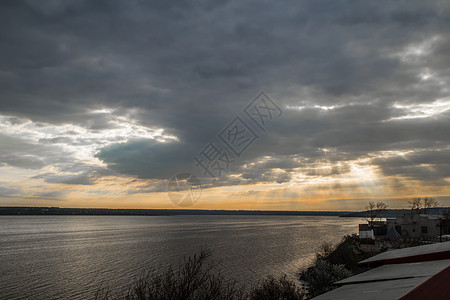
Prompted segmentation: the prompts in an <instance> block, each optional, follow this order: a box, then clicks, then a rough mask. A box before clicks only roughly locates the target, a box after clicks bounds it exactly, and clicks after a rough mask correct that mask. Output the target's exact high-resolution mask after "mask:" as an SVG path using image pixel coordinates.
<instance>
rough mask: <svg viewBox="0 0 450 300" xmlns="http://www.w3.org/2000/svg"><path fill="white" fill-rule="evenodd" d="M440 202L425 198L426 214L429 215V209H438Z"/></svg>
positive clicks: (424, 207)
mask: <svg viewBox="0 0 450 300" xmlns="http://www.w3.org/2000/svg"><path fill="white" fill-rule="evenodd" d="M438 205H439V202H438V201H437V200H436V199H434V198H431V197H425V198H423V209H424V213H425V214H426V213H427V210H428V209H429V208H434V207H438Z"/></svg>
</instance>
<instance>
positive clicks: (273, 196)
mask: <svg viewBox="0 0 450 300" xmlns="http://www.w3.org/2000/svg"><path fill="white" fill-rule="evenodd" d="M449 28H450V2H448V1H415V0H408V1H395V2H394V1H385V0H381V1H356V0H354V1H351V0H347V1H341V0H329V1H316V0H310V1H263V0H260V1H248V0H230V1H224V0H222V1H203V0H193V1H162V0H160V1H137V0H128V1H115V0H111V1H106V0H104V1H102V0H98V1H85V0H67V1H57V0H41V1H31V0H30V1H20V0H19V1H15V0H14V1H12V0H11V1H9V0H5V1H1V3H0V206H59V207H97V208H98V207H104V208H169V209H171V208H173V209H176V208H181V207H183V208H184V207H187V208H194V209H252V210H259V209H261V210H362V209H364V208H365V207H366V206H367V203H368V202H369V201H384V202H385V203H387V204H388V206H389V207H391V208H404V207H407V206H408V204H407V202H408V200H409V199H411V198H412V197H417V196H431V197H435V198H436V199H437V200H438V201H439V203H440V204H441V205H442V206H450V186H449V185H450V168H449V162H450V141H449V136H450V122H449V117H450V89H449V83H450V39H449V38H450V30H449ZM186 174H187V175H186ZM193 182H195V184H194V185H193ZM174 183H175V185H174ZM194 193H195V194H194ZM180 195H181V196H180ZM180 197H181V198H180ZM180 199H183V201H182V202H180V201H179V200H180ZM186 199H187V200H188V201H187V202H185V200H186Z"/></svg>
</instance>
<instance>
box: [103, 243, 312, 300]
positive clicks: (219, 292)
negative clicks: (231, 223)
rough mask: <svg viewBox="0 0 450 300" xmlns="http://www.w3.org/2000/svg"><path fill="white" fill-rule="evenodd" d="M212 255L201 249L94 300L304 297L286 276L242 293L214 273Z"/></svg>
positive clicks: (288, 299) (290, 299) (298, 299)
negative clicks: (117, 290)
mask: <svg viewBox="0 0 450 300" xmlns="http://www.w3.org/2000/svg"><path fill="white" fill-rule="evenodd" d="M211 255H212V252H211V251H210V250H206V249H202V250H200V252H199V253H198V254H194V255H192V256H190V257H187V258H184V260H183V261H182V262H181V263H180V264H179V265H178V267H176V268H174V267H173V266H169V267H168V268H166V269H165V270H159V271H156V270H153V271H151V272H148V273H147V274H146V275H144V276H141V277H140V278H137V279H135V280H134V282H133V283H132V284H131V285H130V287H129V289H128V291H127V292H126V293H125V294H122V295H120V294H117V295H115V296H113V295H112V294H111V292H110V291H109V290H108V289H106V288H100V289H99V290H98V291H97V293H96V294H95V299H96V300H112V299H126V300H150V299H151V300H197V299H199V300H203V299H204V300H206V299H208V300H210V299H217V300H222V299H223V300H241V299H242V300H244V299H246V300H272V299H274V300H279V299H283V300H301V299H303V295H302V292H301V290H300V289H299V288H298V287H297V286H296V285H295V282H293V281H291V280H289V279H288V278H287V277H286V275H284V276H282V277H280V278H278V279H276V278H274V277H271V276H269V277H267V278H266V279H265V280H263V281H262V282H260V283H258V284H257V285H256V286H253V287H252V288H251V289H250V291H249V292H244V289H243V288H242V287H238V286H237V285H236V283H235V281H231V282H230V281H227V280H225V278H224V277H223V276H222V275H220V273H215V272H214V269H215V267H216V266H217V264H215V263H213V262H211V261H209V258H210V257H211Z"/></svg>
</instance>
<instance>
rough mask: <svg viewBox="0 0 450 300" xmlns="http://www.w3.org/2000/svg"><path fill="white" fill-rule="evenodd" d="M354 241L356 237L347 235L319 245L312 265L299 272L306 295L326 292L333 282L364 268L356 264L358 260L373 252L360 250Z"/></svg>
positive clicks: (313, 295)
mask: <svg viewBox="0 0 450 300" xmlns="http://www.w3.org/2000/svg"><path fill="white" fill-rule="evenodd" d="M356 241H357V239H356V237H354V236H350V235H347V236H345V237H344V238H343V239H342V241H341V242H340V243H338V244H336V245H332V244H330V243H325V244H323V245H322V246H321V248H320V250H319V252H317V254H316V260H315V262H314V265H313V266H311V267H309V268H308V269H306V270H303V271H301V272H300V274H299V275H300V280H301V281H302V282H303V283H304V284H305V285H306V288H307V290H308V296H310V297H315V296H318V295H320V294H323V293H326V292H328V291H330V290H332V289H333V288H335V286H334V285H333V283H334V282H336V281H339V280H342V279H345V278H347V277H349V276H351V275H353V274H358V273H361V272H363V271H364V270H365V269H364V268H361V267H359V266H358V262H360V261H361V260H363V259H366V258H368V257H370V256H372V255H374V254H366V253H363V252H362V251H360V250H359V249H358V246H357V243H356Z"/></svg>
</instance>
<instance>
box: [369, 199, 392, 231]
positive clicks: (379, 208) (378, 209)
mask: <svg viewBox="0 0 450 300" xmlns="http://www.w3.org/2000/svg"><path fill="white" fill-rule="evenodd" d="M366 208H367V210H368V211H369V218H368V220H367V221H368V223H369V226H370V228H372V227H373V221H374V220H375V219H376V218H379V216H380V214H381V213H382V212H383V211H385V210H386V209H387V208H388V206H387V205H386V203H384V202H382V201H380V202H376V203H375V202H369V205H368V206H367V207H366Z"/></svg>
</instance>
